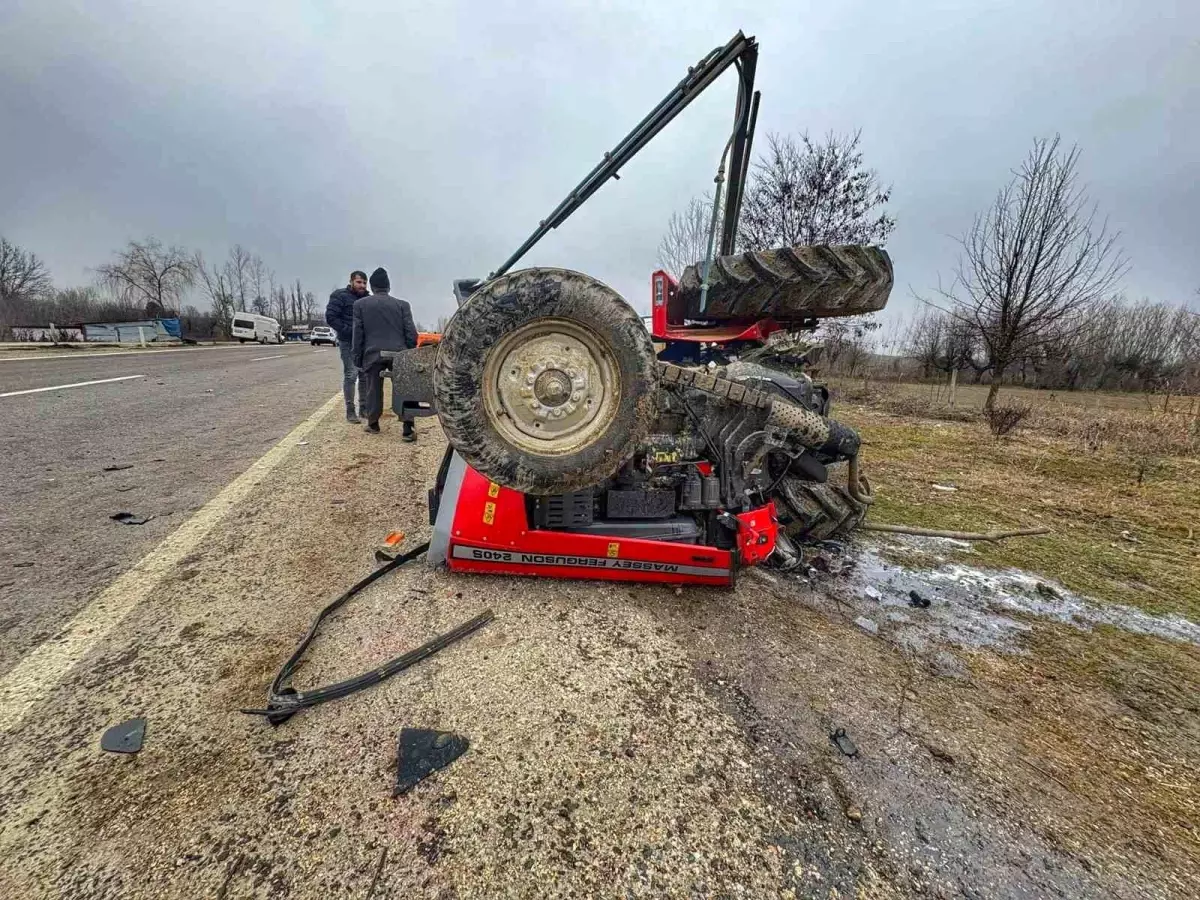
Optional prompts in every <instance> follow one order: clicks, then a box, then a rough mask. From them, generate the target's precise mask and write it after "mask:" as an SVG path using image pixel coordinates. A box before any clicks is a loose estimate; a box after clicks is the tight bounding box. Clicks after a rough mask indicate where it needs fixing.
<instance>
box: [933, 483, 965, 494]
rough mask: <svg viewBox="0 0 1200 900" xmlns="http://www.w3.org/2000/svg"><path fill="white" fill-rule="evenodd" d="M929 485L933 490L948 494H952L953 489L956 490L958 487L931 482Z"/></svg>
mask: <svg viewBox="0 0 1200 900" xmlns="http://www.w3.org/2000/svg"><path fill="white" fill-rule="evenodd" d="M930 487H931V488H933V489H934V490H935V491H945V492H946V493H948V494H953V493H954V492H955V491H957V490H958V488H956V487H955V486H954V485H952V484H931V485H930Z"/></svg>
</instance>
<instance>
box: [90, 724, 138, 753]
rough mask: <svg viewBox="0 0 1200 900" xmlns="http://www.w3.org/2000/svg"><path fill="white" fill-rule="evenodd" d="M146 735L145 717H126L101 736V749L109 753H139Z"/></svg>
mask: <svg viewBox="0 0 1200 900" xmlns="http://www.w3.org/2000/svg"><path fill="white" fill-rule="evenodd" d="M145 737H146V720H145V719H126V720H125V721H124V722H122V723H121V724H120V725H114V726H113V727H112V728H110V729H108V730H107V731H106V732H104V734H103V735H101V736H100V749H101V750H107V751H108V752H109V753H137V752H138V751H139V750H141V749H142V741H143V740H144V739H145Z"/></svg>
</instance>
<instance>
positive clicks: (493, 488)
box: [488, 481, 500, 497]
mask: <svg viewBox="0 0 1200 900" xmlns="http://www.w3.org/2000/svg"><path fill="white" fill-rule="evenodd" d="M488 496H489V497H499V496H500V485H498V484H496V482H494V481H492V482H489V483H488Z"/></svg>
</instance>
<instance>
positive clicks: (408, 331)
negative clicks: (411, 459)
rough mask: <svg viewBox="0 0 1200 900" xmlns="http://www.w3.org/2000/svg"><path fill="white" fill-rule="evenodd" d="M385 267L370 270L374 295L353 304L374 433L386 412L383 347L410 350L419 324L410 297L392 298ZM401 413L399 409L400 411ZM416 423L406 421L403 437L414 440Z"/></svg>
mask: <svg viewBox="0 0 1200 900" xmlns="http://www.w3.org/2000/svg"><path fill="white" fill-rule="evenodd" d="M391 286H392V285H391V282H390V281H389V280H388V273H387V270H386V269H376V270H375V271H374V272H372V273H371V295H370V296H369V297H363V298H362V299H361V300H359V301H358V302H356V303H355V304H354V319H353V322H354V327H353V332H354V337H353V345H352V351H351V355H352V357H353V359H354V364H355V365H356V366H358V368H359V369H360V370H361V371H362V373H363V376H364V378H365V379H366V383H367V386H366V390H365V392H364V393H365V394H366V398H367V399H366V411H365V413H364V415H365V417H366V420H367V424H366V425H365V426H364V427H365V428H366V430H367V431H368V432H370V433H371V434H379V416H380V414H382V412H383V371H384V369H388V368H391V364H392V362H391V360H390V359H385V358H384V357H383V355H382V351H384V350H408V349H411V348H412V347H415V346H417V326H416V325H415V324H414V323H413V317H412V308H411V307H410V306H409V305H408V301H407V300H400V299H399V298H397V297H393V296H392V295H391V294H389V293H388V291H389V290H390V289H391ZM397 412H398V413H399V410H397ZM415 439H416V438H415V435H414V434H413V423H412V422H411V421H406V422H405V423H404V440H406V441H412V440H415Z"/></svg>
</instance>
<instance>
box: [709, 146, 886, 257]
mask: <svg viewBox="0 0 1200 900" xmlns="http://www.w3.org/2000/svg"><path fill="white" fill-rule="evenodd" d="M860 137H861V132H858V131H856V132H854V133H853V134H850V135H837V134H833V133H830V134H828V135H826V136H825V138H824V139H822V140H821V141H819V142H817V141H813V140H812V139H811V138H809V136H808V134H807V133H804V134H801V135H800V137H799V139H798V140H797V139H796V138H795V137H792V136H791V135H786V136H781V135H777V134H772V135H769V136H768V137H767V152H766V153H765V154H764V155H763V156H761V157H760V158H759V159H758V160H757V161H756V162H755V164H754V167H753V170H752V175H751V178H750V183H749V185H747V188H746V198H745V200H744V201H743V205H742V219H741V222H740V226H739V227H740V230H739V238H740V243H741V245H742V249H745V250H766V249H769V248H772V247H791V246H795V245H797V244H881V243H883V242H884V241H886V240H887V237H888V235H889V234H891V233H892V229H894V228H895V227H896V220H895V219H893V218H892V217H891V216H889V215H888V214H887V211H886V210H885V209H883V207H884V205H885V204H886V203H887V202H888V200H889V199H890V198H891V193H892V189H891V187H884V186H883V185H882V184H881V183H880V181H879V175H878V173H876V172H875V170H874V169H868V168H866V166H864V164H863V155H862V152H861V151H860V150H859V140H860ZM706 227H707V226H706Z"/></svg>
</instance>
